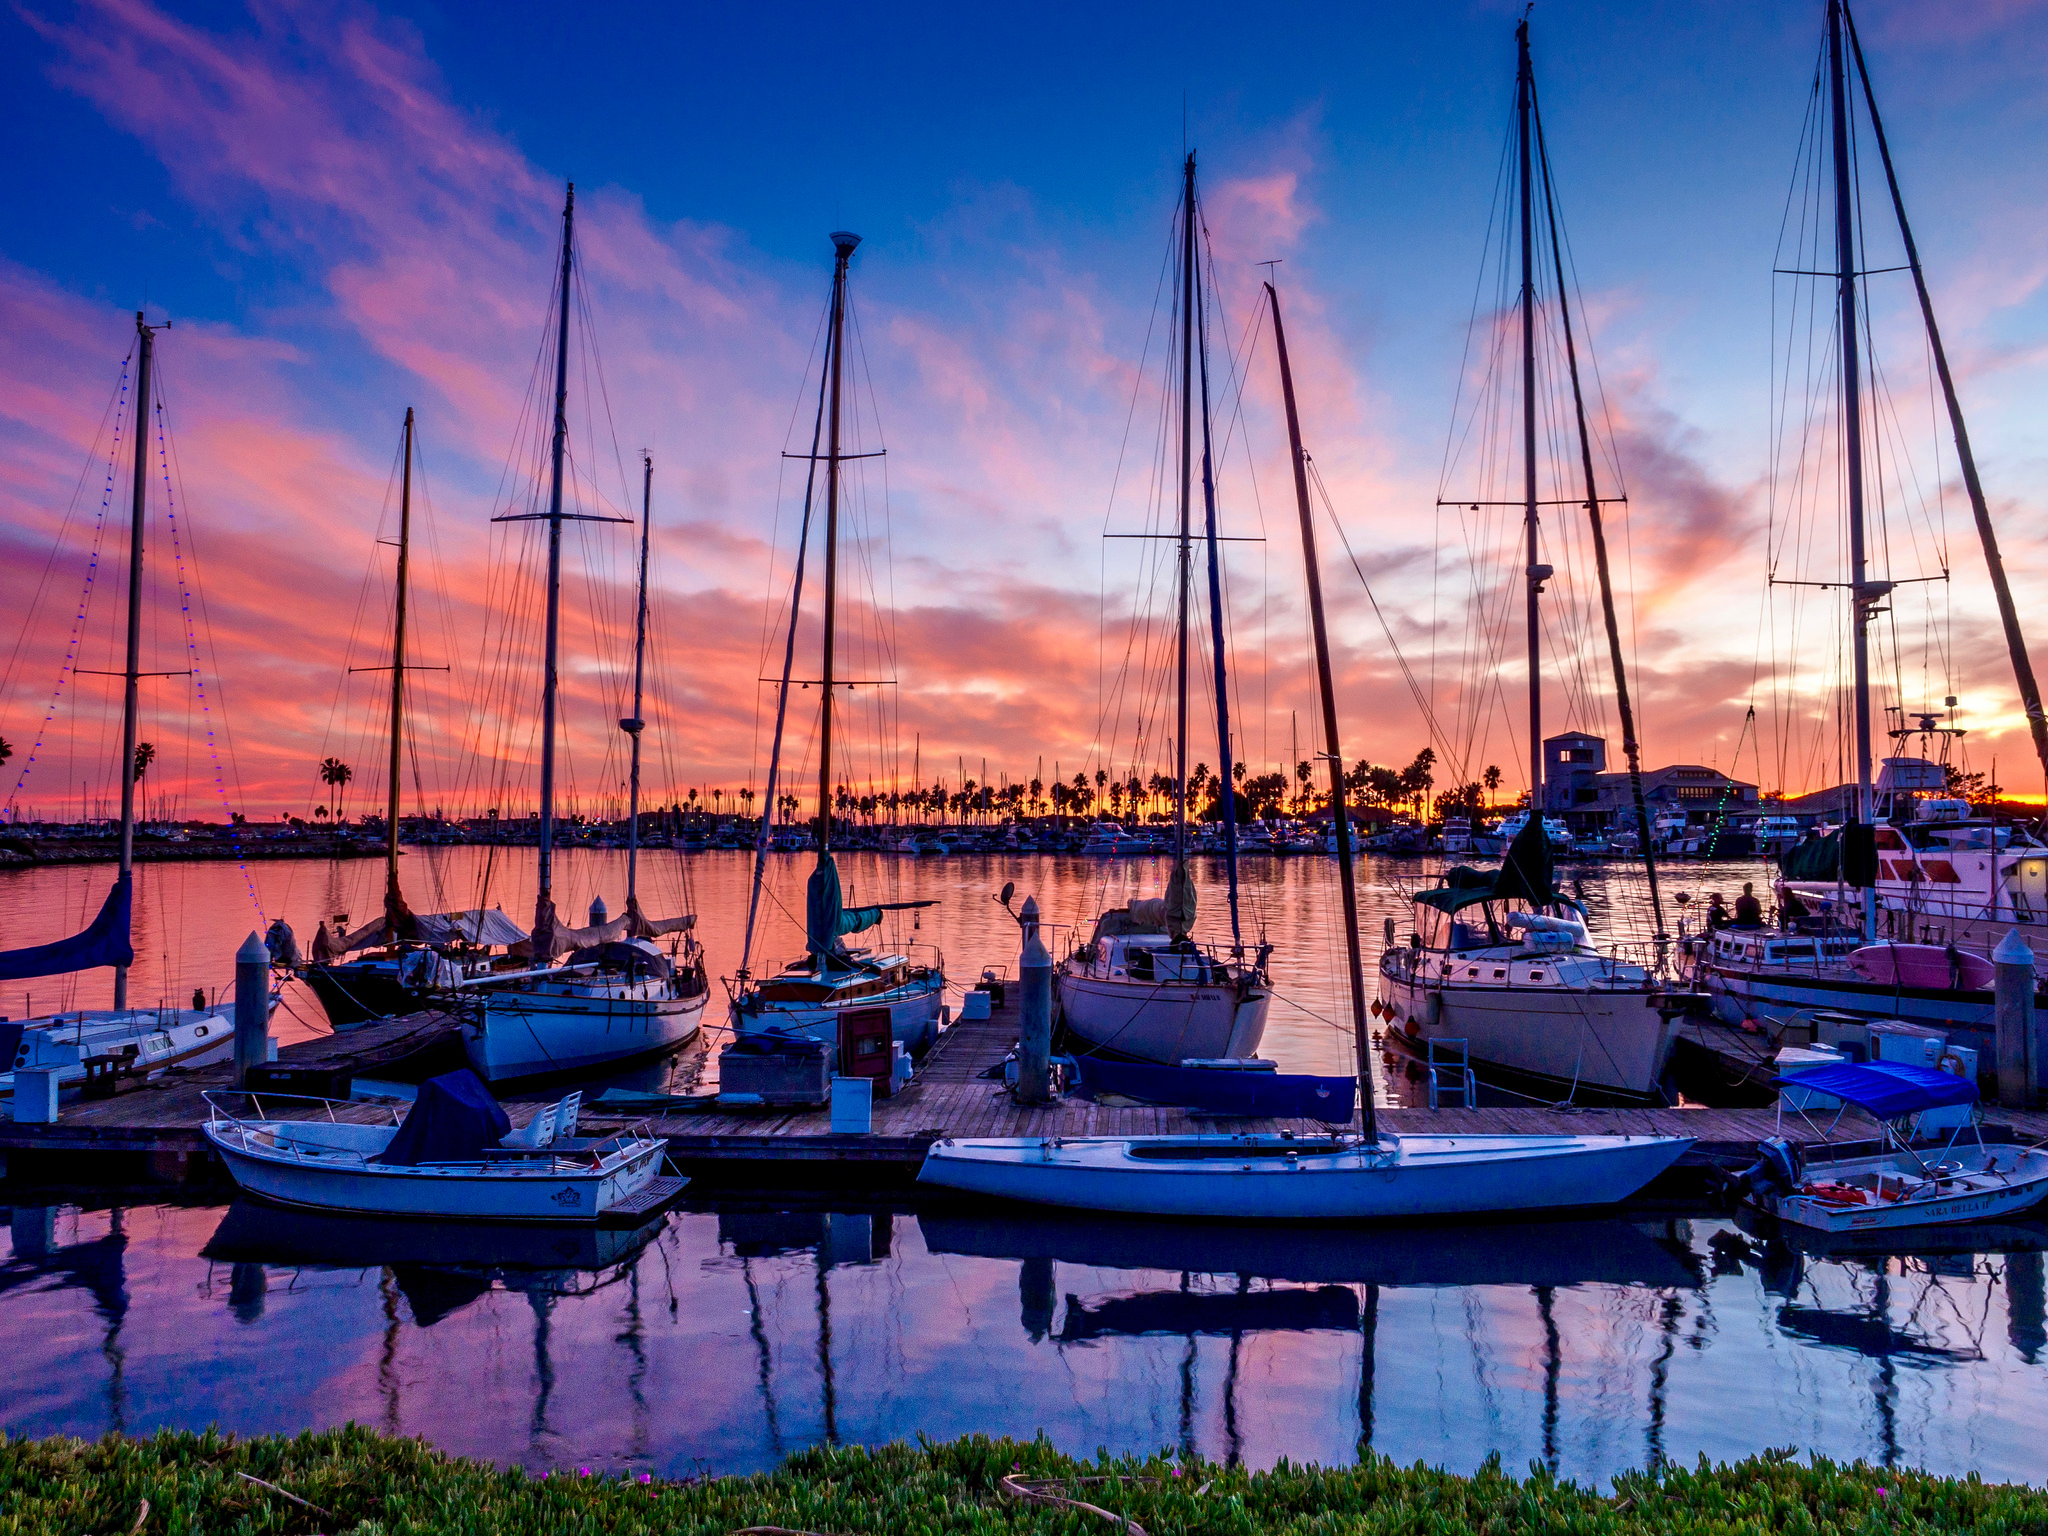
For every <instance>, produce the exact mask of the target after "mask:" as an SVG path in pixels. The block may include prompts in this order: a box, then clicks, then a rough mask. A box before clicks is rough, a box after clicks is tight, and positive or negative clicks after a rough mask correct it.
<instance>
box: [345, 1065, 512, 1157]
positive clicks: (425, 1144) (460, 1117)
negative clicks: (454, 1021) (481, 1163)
mask: <svg viewBox="0 0 2048 1536" xmlns="http://www.w3.org/2000/svg"><path fill="white" fill-rule="evenodd" d="M511 1129H512V1122H511V1121H510V1120H509V1119H507V1118H506V1116H505V1111H504V1110H503V1109H502V1108H500V1107H499V1104H498V1101H497V1100H496V1099H494V1098H492V1097H491V1090H490V1089H488V1088H486V1087H485V1086H484V1082H483V1079H482V1078H480V1077H478V1076H477V1075H476V1074H475V1073H474V1072H472V1071H470V1070H469V1068H467V1067H464V1068H462V1069H461V1070H460V1071H457V1072H444V1073H442V1074H441V1075H440V1076H439V1077H430V1078H428V1079H427V1080H426V1081H425V1082H424V1083H421V1084H420V1095H419V1097H418V1098H417V1099H415V1100H413V1105H412V1108H411V1109H410V1110H409V1111H407V1112H406V1116H405V1120H404V1123H403V1124H401V1125H400V1126H399V1127H398V1134H397V1135H396V1136H393V1137H392V1138H391V1145H390V1146H388V1147H386V1148H385V1149H384V1150H383V1151H382V1152H381V1153H379V1154H378V1155H377V1156H376V1157H373V1158H371V1159H370V1161H371V1162H373V1163H388V1164H390V1165H391V1166H392V1167H394V1168H416V1167H418V1166H419V1165H420V1164H421V1163H461V1162H473V1161H475V1160H476V1159H477V1158H478V1157H480V1156H481V1155H482V1154H483V1151H484V1149H485V1148H486V1147H495V1146H496V1145H497V1144H498V1138H499V1137H501V1136H503V1135H504V1134H505V1133H506V1132H507V1131H509V1130H511Z"/></svg>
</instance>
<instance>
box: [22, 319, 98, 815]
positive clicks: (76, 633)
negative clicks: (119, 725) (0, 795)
mask: <svg viewBox="0 0 2048 1536" xmlns="http://www.w3.org/2000/svg"><path fill="white" fill-rule="evenodd" d="M127 404H128V359H127V358H125V357H124V358H122V359H121V388H120V393H119V395H118V397H117V399H116V402H115V406H114V441H113V445H112V446H111V447H110V448H109V449H108V450H107V484H106V488H105V490H103V491H102V492H101V493H100V513H99V518H98V520H97V521H96V522H95V523H94V524H93V528H92V554H91V556H90V557H89V558H88V559H87V561H86V563H85V585H84V587H83V588H82V589H81V590H80V591H79V594H78V613H77V614H76V615H75V616H74V617H73V618H72V620H71V638H70V640H69V641H68V642H67V644H66V645H65V648H64V664H63V665H62V666H60V667H59V668H58V669H57V686H56V687H55V688H54V689H52V690H51V692H50V707H49V708H48V709H46V710H44V711H43V723H42V724H41V725H39V726H37V727H36V739H35V744H34V745H33V746H31V747H30V748H29V751H28V760H27V761H26V762H24V763H23V764H22V765H21V772H20V774H19V775H17V776H16V778H15V780H14V790H13V792H12V793H11V794H9V795H8V797H7V810H6V815H7V818H8V819H9V820H11V821H14V822H16V823H17V824H18V823H19V822H20V820H21V808H20V804H19V802H20V800H21V791H22V787H23V786H24V785H26V784H27V783H28V776H29V773H30V771H31V770H33V769H34V767H35V765H36V755H37V754H38V753H39V752H41V751H42V750H43V741H44V739H45V738H46V737H47V736H48V735H49V731H50V722H51V721H52V720H54V719H55V718H56V716H57V705H58V703H59V702H60V701H61V700H62V699H63V697H64V683H65V680H66V679H67V678H69V677H70V676H71V674H72V671H73V669H74V668H75V667H76V666H77V665H78V651H79V647H80V646H81V645H83V644H84V642H85V614H86V609H87V608H88V607H90V606H91V603H92V584H93V578H94V577H95V576H97V575H98V574H99V569H100V547H101V544H102V542H103V540H104V538H105V536H106V528H107V512H108V509H109V508H110V507H112V505H113V502H114V474H115V465H116V464H118V463H119V462H120V458H121V423H122V421H123V420H125V419H126V418H125V417H124V415H123V412H124V411H125V409H126V407H127ZM84 813H85V807H84V806H82V805H81V806H80V807H79V814H80V815H83V814H84Z"/></svg>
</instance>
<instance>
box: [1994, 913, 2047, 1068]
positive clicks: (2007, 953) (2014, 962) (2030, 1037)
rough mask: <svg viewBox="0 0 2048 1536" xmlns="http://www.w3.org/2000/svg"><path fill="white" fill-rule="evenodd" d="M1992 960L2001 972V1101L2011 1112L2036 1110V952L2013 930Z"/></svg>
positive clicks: (1997, 1017) (1997, 998) (1997, 1009)
mask: <svg viewBox="0 0 2048 1536" xmlns="http://www.w3.org/2000/svg"><path fill="white" fill-rule="evenodd" d="M1991 961H1992V966H1993V968H1994V970H1995V971H1996V973H1997V974H1996V978H1995V981H1994V990H1993V992H1992V1009H1993V1019H1994V1022H1995V1024H1996V1027H1997V1038H1998V1102H1999V1103H2001V1104H2003V1105H2005V1106H2007V1107H2008V1108H2011V1109H2032V1108H2033V1107H2034V1098H2035V1084H2036V1082H2037V1081H2038V1078H2037V1074H2038V1073H2039V1071H2040V1063H2039V1061H2037V1060H2036V1047H2035V1041H2034V952H2033V950H2031V949H2029V948H2028V947H2027V944H2026V941H2025V940H2024V939H2022V938H2021V937H2020V934H2019V930H2018V929H2017V928H2013V929H2009V930H2008V931H2007V932H2006V935H2005V937H2004V938H2003V939H2001V940H1999V941H1998V948H1996V949H1994V950H1993V951H1992V952H1991Z"/></svg>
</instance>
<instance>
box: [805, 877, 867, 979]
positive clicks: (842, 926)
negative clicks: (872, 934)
mask: <svg viewBox="0 0 2048 1536" xmlns="http://www.w3.org/2000/svg"><path fill="white" fill-rule="evenodd" d="M882 911H883V909H882V908H881V907H849V906H847V905H846V899H845V897H844V896H843V895H842V894H841V892H840V889H839V866H838V865H837V864H836V863H834V862H833V859H832V855H831V854H829V853H828V854H825V855H823V856H822V857H821V858H820V859H819V860H818V867H817V868H816V869H814V870H812V871H811V878H810V883H809V884H808V885H807V886H806V887H805V888H804V948H806V949H807V950H809V951H810V952H811V953H812V954H814V955H824V956H826V957H827V958H828V959H833V960H844V959H846V958H847V954H846V946H845V945H844V944H841V943H840V942H839V941H840V940H841V939H843V938H844V937H846V935H847V934H849V933H859V932H860V931H861V930H862V929H863V928H872V927H874V926H875V924H877V923H879V922H880V921H881V920H882Z"/></svg>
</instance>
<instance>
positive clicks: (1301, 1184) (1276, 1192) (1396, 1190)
mask: <svg viewBox="0 0 2048 1536" xmlns="http://www.w3.org/2000/svg"><path fill="white" fill-rule="evenodd" d="M1691 1145H1692V1140H1691V1138H1690V1137H1665V1136H1635V1137H1629V1136H1385V1137H1383V1138H1382V1139H1381V1141H1380V1143H1379V1145H1378V1146H1377V1147H1373V1148H1367V1147H1363V1146H1361V1145H1359V1144H1358V1143H1355V1142H1351V1143H1343V1144H1332V1143H1326V1142H1319V1141H1315V1140H1302V1141H1290V1140H1289V1139H1287V1138H1284V1137H1280V1136H1238V1137H1142V1136H1140V1137H1107V1138H1095V1137H1090V1138H1081V1139H1066V1140H1059V1139H1046V1140H1038V1139H1034V1138H1030V1137H996V1138H989V1139H982V1140H968V1139H953V1140H945V1141H939V1142H935V1143H933V1145H932V1147H931V1149H930V1150H929V1151H928V1152H927V1153H926V1154H925V1160H924V1166H923V1167H922V1168H921V1169H920V1170H919V1172H918V1182H919V1183H921V1184H931V1185H936V1186H939V1187H942V1188H946V1189H955V1190H961V1191H964V1192H966V1193H970V1194H976V1195H989V1196H996V1197H999V1198H1002V1199H1007V1200H1023V1201H1029V1202H1031V1203H1033V1204H1038V1205H1055V1206H1063V1207H1067V1208H1069V1209H1074V1210H1090V1211H1121V1212H1128V1213H1132V1214H1145V1215H1158V1216H1195V1217H1215V1218H1228V1219H1234V1220H1272V1221H1372V1220H1396V1219H1403V1218H1419V1217H1429V1216H1447V1215H1478V1214H1483V1213H1495V1212H1514V1211H1536V1210H1555V1209H1565V1208H1572V1207H1579V1206H1599V1205H1612V1204H1614V1203H1616V1202H1617V1201H1621V1200H1625V1199H1627V1198H1628V1197H1629V1196H1630V1195H1632V1194H1634V1193H1635V1192H1636V1191H1637V1190H1639V1189H1641V1188H1642V1187H1643V1186H1644V1185H1645V1184H1648V1183H1649V1182H1650V1181H1651V1180H1652V1179H1654V1178H1656V1177H1657V1175H1659V1174H1660V1173H1662V1172H1663V1171H1664V1170H1665V1169H1667V1168H1669V1167H1670V1166H1671V1165H1672V1164H1673V1163H1674V1162H1676V1161H1677V1160H1678V1158H1679V1157H1680V1156H1681V1155H1682V1154H1683V1153H1684V1151H1685V1150H1686V1148H1688V1147H1690V1146H1691ZM1318 1149H1330V1150H1318Z"/></svg>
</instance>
